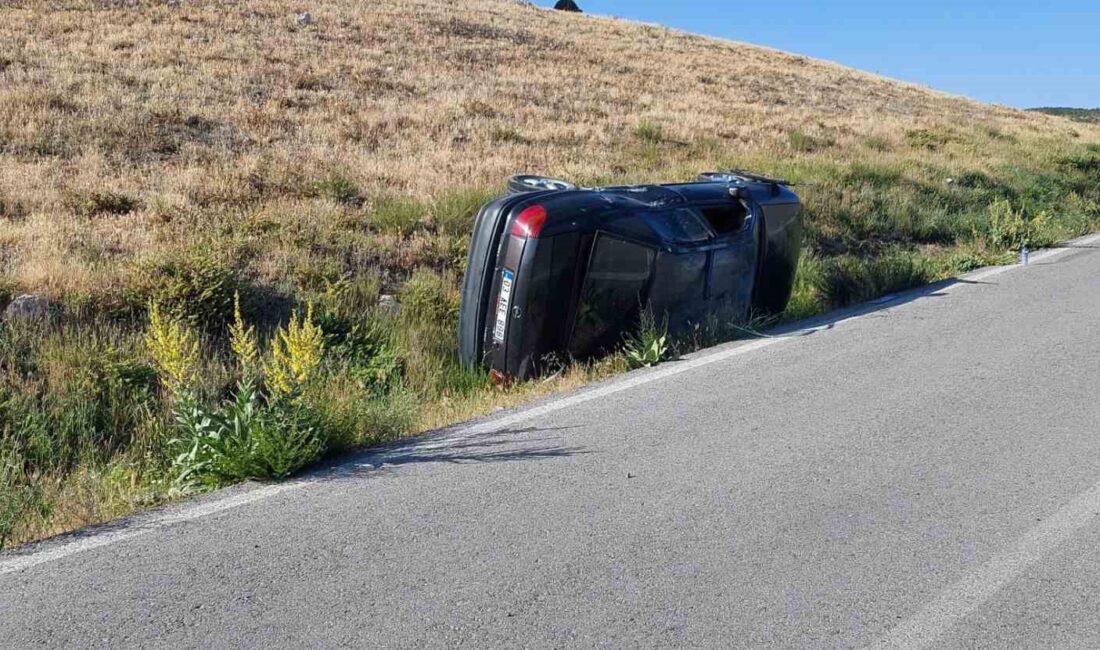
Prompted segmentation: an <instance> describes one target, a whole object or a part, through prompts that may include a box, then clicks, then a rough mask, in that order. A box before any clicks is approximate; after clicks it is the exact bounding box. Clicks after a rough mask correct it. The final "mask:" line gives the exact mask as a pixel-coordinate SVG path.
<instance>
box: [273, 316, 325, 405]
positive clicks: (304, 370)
mask: <svg viewBox="0 0 1100 650" xmlns="http://www.w3.org/2000/svg"><path fill="white" fill-rule="evenodd" d="M324 353H325V334H324V332H322V331H321V326H320V325H318V324H316V323H315V322H314V321H313V305H310V306H309V307H307V308H306V313H305V315H304V316H302V317H301V318H299V317H298V312H297V311H295V312H293V313H291V315H290V323H288V324H287V326H286V328H282V327H280V328H279V329H278V330H277V331H276V332H275V338H274V339H273V340H272V342H271V361H270V362H269V363H268V364H267V368H266V374H267V387H268V389H269V390H270V391H271V394H272V396H273V397H275V398H276V399H294V398H296V397H298V396H299V395H300V394H301V390H302V388H303V387H305V386H306V385H307V384H308V383H309V381H310V379H312V378H313V376H314V374H316V372H317V368H318V367H319V366H320V365H321V359H322V358H323V356H324Z"/></svg>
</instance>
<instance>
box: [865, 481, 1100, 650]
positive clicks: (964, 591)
mask: <svg viewBox="0 0 1100 650" xmlns="http://www.w3.org/2000/svg"><path fill="white" fill-rule="evenodd" d="M1098 513H1100V483H1097V484H1096V485H1094V486H1093V487H1092V488H1090V489H1089V490H1088V491H1087V492H1085V493H1084V494H1081V495H1080V496H1078V497H1077V498H1076V499H1074V500H1073V501H1071V502H1069V503H1068V504H1066V505H1065V506H1063V507H1062V508H1061V509H1060V510H1059V511H1058V512H1056V513H1054V515H1053V516H1052V517H1050V518H1049V519H1047V520H1046V521H1045V522H1043V523H1042V524H1040V525H1039V526H1036V527H1035V528H1032V529H1031V530H1030V531H1028V533H1027V534H1025V535H1024V536H1023V537H1021V538H1020V539H1019V540H1017V541H1016V544H1015V545H1013V546H1012V548H1010V549H1008V550H1007V551H1005V552H1003V553H1001V554H999V555H997V556H995V557H993V558H992V559H991V560H989V561H988V562H986V563H985V564H983V565H981V566H980V567H978V568H977V569H975V570H974V571H972V572H971V573H969V574H968V575H966V576H965V577H964V578H962V579H961V580H959V581H958V582H956V583H954V584H953V585H951V586H950V587H948V588H947V589H945V590H944V591H942V592H941V593H940V595H939V597H938V598H936V600H935V601H933V602H932V603H930V604H929V605H928V606H926V607H925V608H924V609H922V610H920V611H919V612H917V613H916V614H915V615H913V616H911V617H910V618H908V619H906V620H905V621H904V622H903V623H901V624H900V625H898V626H897V627H895V628H894V629H892V630H890V632H888V633H887V634H886V635H885V636H884V637H882V638H881V639H879V640H878V641H876V642H875V643H874V645H872V646H870V647H871V648H874V649H875V650H885V649H886V648H906V649H910V648H914V649H915V648H924V647H927V646H929V645H930V644H932V643H933V642H934V641H936V639H938V638H939V637H941V636H942V635H943V634H944V633H946V632H947V631H948V630H950V629H951V628H952V627H953V626H954V625H955V623H957V622H958V621H959V620H960V619H962V618H964V617H965V616H967V615H969V614H971V613H972V612H974V610H976V609H977V608H978V607H980V606H981V605H982V604H983V603H985V602H986V601H987V600H989V599H990V597H992V596H993V595H994V594H996V593H997V592H998V591H1000V590H1001V589H1002V588H1003V587H1004V586H1005V585H1007V584H1009V583H1010V582H1012V581H1013V580H1015V579H1016V578H1018V577H1019V576H1020V575H1021V574H1022V573H1024V571H1027V569H1028V568H1029V567H1031V566H1032V565H1033V564H1035V563H1036V562H1038V561H1039V560H1041V559H1042V558H1043V556H1045V555H1047V554H1048V553H1050V552H1051V551H1053V550H1054V549H1055V548H1057V547H1058V546H1059V545H1060V544H1062V543H1063V542H1065V541H1066V540H1068V539H1069V538H1070V537H1072V536H1073V535H1074V533H1076V532H1077V531H1078V530H1080V529H1081V528H1083V527H1085V526H1087V525H1089V524H1091V523H1093V522H1094V521H1095V520H1096V519H1097V514H1098Z"/></svg>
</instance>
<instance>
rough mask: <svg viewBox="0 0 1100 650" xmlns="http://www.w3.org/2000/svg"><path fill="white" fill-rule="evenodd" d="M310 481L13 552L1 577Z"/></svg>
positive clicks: (1, 568)
mask: <svg viewBox="0 0 1100 650" xmlns="http://www.w3.org/2000/svg"><path fill="white" fill-rule="evenodd" d="M308 483H309V481H288V482H286V483H276V484H273V485H266V486H264V487H261V488H257V489H255V490H249V491H247V492H244V493H241V494H234V495H232V496H228V497H225V498H224V499H218V500H216V501H208V502H204V503H198V504H195V505H193V506H190V507H187V508H184V509H182V510H174V511H169V512H164V513H161V514H159V515H156V516H154V517H150V518H148V519H146V520H138V521H136V522H134V523H133V524H131V525H127V526H126V527H125V528H122V529H120V530H107V531H104V532H101V533H96V534H93V535H90V536H88V537H77V538H75V539H72V540H71V541H67V542H64V543H61V544H57V545H49V544H47V545H46V546H45V547H44V548H43V549H42V550H40V551H37V552H34V553H28V554H23V555H18V554H17V555H14V556H12V557H10V558H7V559H4V560H3V561H0V576H2V575H4V574H7V573H15V572H16V571H22V570H24V569H29V568H31V567H33V566H37V565H39V564H43V563H46V562H52V561H54V560H60V559H61V558H63V557H68V556H70V555H73V554H75V553H81V552H83V551H90V550H92V549H93V548H99V547H101V546H107V545H109V544H114V543H115V542H122V541H125V540H128V539H133V538H134V537H141V536H142V535H145V534H147V533H151V532H153V531H155V530H159V529H161V528H165V527H167V526H171V525H173V524H178V523H181V522H184V521H191V520H193V519H199V518H201V517H206V516H208V515H212V514H215V513H219V512H223V511H225V510H231V509H233V508H237V507H240V506H243V505H247V504H249V503H255V502H256V501H261V500H263V499H267V498H268V497H273V496H275V495H277V494H283V493H284V492H289V491H291V490H295V489H297V488H300V487H302V486H304V485H307V484H308Z"/></svg>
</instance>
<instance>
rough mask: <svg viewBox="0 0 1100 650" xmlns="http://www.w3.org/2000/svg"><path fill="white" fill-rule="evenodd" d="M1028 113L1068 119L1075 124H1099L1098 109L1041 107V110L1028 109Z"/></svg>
mask: <svg viewBox="0 0 1100 650" xmlns="http://www.w3.org/2000/svg"><path fill="white" fill-rule="evenodd" d="M1028 110H1029V111H1035V112H1036V113H1046V114H1048V115H1060V116H1062V117H1068V118H1069V119H1071V120H1073V121H1075V122H1093V123H1100V108H1067V107H1062V106H1043V107H1041V108H1029V109H1028Z"/></svg>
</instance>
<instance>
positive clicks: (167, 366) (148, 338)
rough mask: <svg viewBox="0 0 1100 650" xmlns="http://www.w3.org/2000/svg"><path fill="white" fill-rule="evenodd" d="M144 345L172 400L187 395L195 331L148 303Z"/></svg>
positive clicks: (194, 359)
mask: <svg viewBox="0 0 1100 650" xmlns="http://www.w3.org/2000/svg"><path fill="white" fill-rule="evenodd" d="M145 345H146V347H148V348H149V354H150V355H151V356H152V357H153V362H154V363H155V364H156V366H157V369H158V370H159V371H160V377H161V381H162V383H163V384H164V385H165V387H166V388H167V389H168V392H169V393H170V394H171V395H172V397H173V398H174V399H177V400H178V399H180V398H182V397H184V396H186V395H189V394H190V391H191V388H192V384H193V382H194V377H195V370H196V368H197V367H198V361H199V337H198V335H197V334H195V331H194V330H193V329H191V328H190V327H188V326H187V325H186V324H185V323H184V322H183V321H182V320H180V319H179V318H176V317H174V316H172V315H170V314H167V313H165V312H163V311H162V310H161V307H160V305H159V304H158V303H156V302H152V303H150V304H149V327H148V328H147V329H146V331H145Z"/></svg>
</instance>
